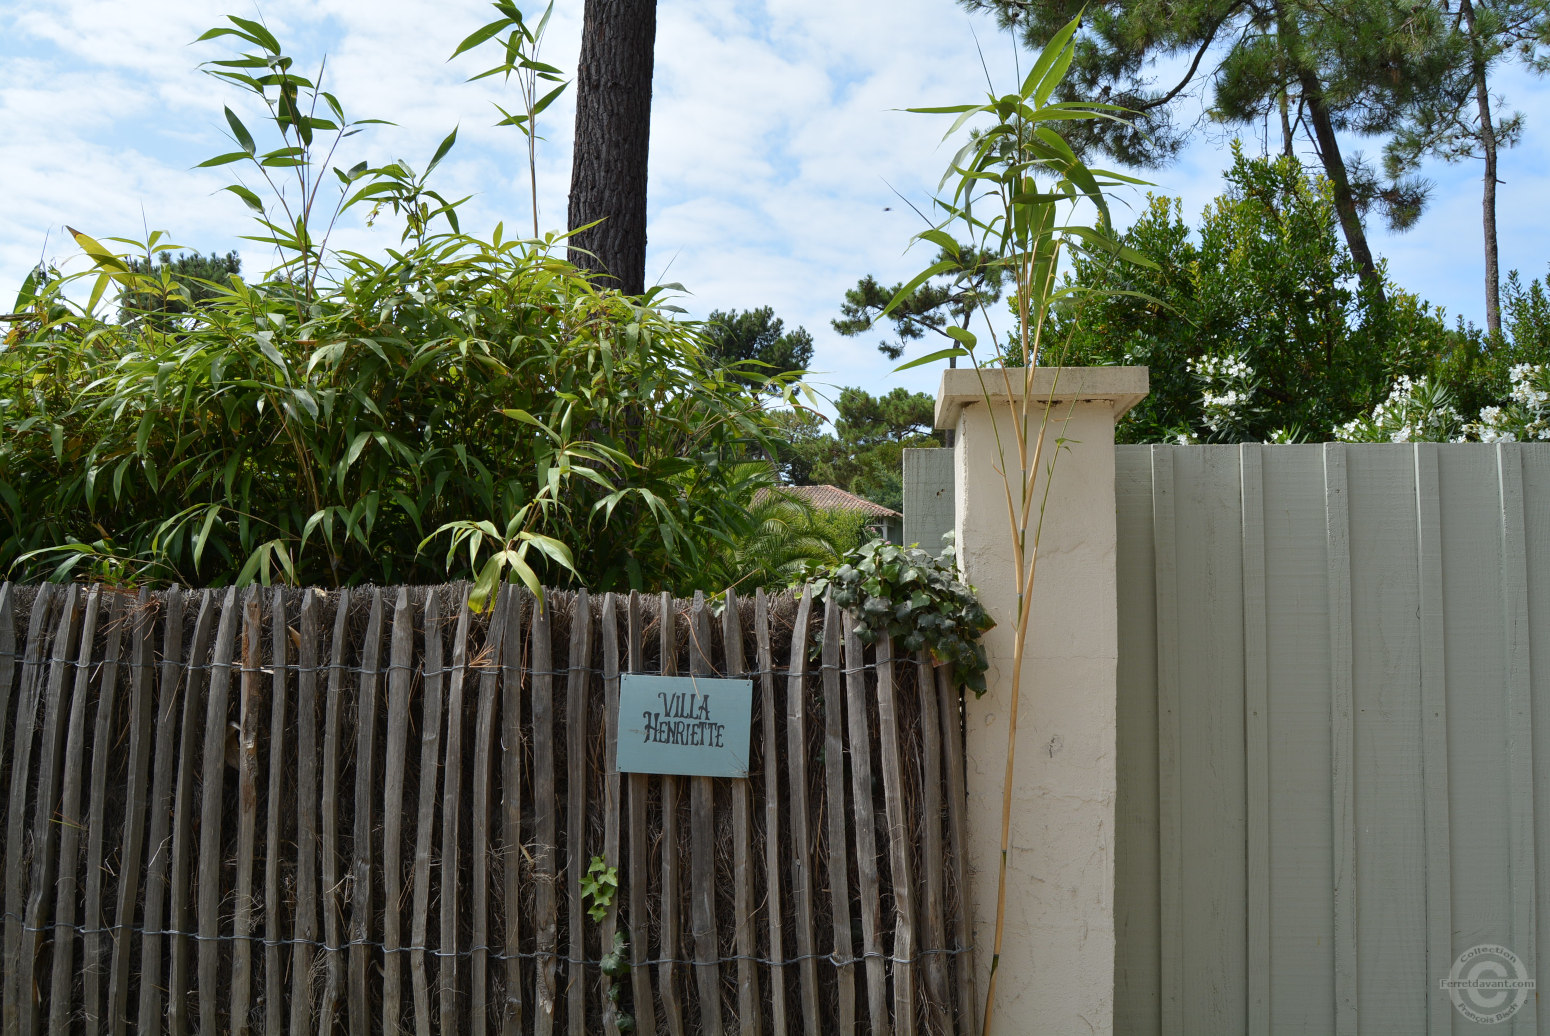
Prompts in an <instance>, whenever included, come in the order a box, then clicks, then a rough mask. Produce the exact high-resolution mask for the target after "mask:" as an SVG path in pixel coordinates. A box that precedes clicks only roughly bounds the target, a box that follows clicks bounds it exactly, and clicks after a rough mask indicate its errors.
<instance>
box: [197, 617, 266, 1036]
mask: <svg viewBox="0 0 1550 1036" xmlns="http://www.w3.org/2000/svg"><path fill="white" fill-rule="evenodd" d="M262 623H263V602H262V601H260V600H259V597H258V587H256V586H250V587H248V591H247V593H246V594H245V595H244V599H243V602H242V653H241V656H240V657H241V659H242V670H241V674H240V675H241V679H240V680H239V681H238V688H239V698H238V704H237V730H236V734H237V876H236V889H237V898H236V901H235V903H234V904H233V910H232V920H231V934H232V941H231V961H232V965H231V1012H230V1014H229V1015H228V1016H227V1019H228V1020H227V1025H228V1027H229V1029H230V1031H231V1032H232V1033H234V1034H236V1036H243V1034H245V1033H247V1032H248V1031H249V1025H248V1008H249V1007H250V1006H251V1004H252V995H253V988H252V984H253V944H252V943H251V942H250V941H249V937H250V936H251V935H252V933H253V854H254V852H255V851H256V850H257V847H258V846H257V842H258V724H259V717H260V716H261V715H262V714H263V706H264V682H263V680H261V679H259V677H260V675H261V674H260V673H259V664H260V663H259V660H260V658H261V657H262V651H263V640H264V628H263V625H262ZM209 772H210V771H209V768H208V767H206V769H205V774H206V778H205V779H206V780H208V779H209Z"/></svg>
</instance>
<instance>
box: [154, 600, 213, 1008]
mask: <svg viewBox="0 0 1550 1036" xmlns="http://www.w3.org/2000/svg"><path fill="white" fill-rule="evenodd" d="M218 610H219V606H218V605H217V603H216V595H215V591H214V590H205V591H203V592H201V594H200V600H199V613H198V615H197V617H196V618H195V620H194V639H193V640H192V641H191V642H190V643H189V653H188V661H187V662H186V663H185V666H184V668H185V669H186V671H187V688H186V690H185V691H184V695H183V723H182V728H181V729H182V736H181V738H180V744H179V751H178V783H177V789H176V791H175V792H174V794H173V805H172V809H173V820H172V884H171V886H170V889H169V895H170V896H171V906H170V909H169V921H168V925H167V927H168V930H169V931H171V932H173V933H174V934H173V935H172V936H171V937H170V938H171V940H172V942H171V950H172V952H171V958H172V959H171V962H170V970H169V972H168V983H167V1031H168V1032H169V1033H171V1034H172V1036H184V1034H185V1033H187V1032H188V1028H189V1008H190V1006H191V1005H190V1004H189V994H190V992H191V985H192V983H191V981H190V978H189V968H190V967H191V965H192V957H193V949H194V944H193V940H191V939H190V938H189V936H188V934H187V933H188V932H189V929H190V921H189V907H190V906H192V903H191V902H190V900H191V898H192V897H191V896H190V892H191V891H192V884H193V883H192V879H191V876H190V873H189V872H190V870H191V869H192V868H193V867H194V866H195V859H196V857H195V852H196V850H197V846H196V845H195V844H194V834H193V823H194V801H193V800H194V775H195V771H196V769H197V768H198V766H199V761H198V760H199V745H200V743H201V739H200V736H199V734H200V731H201V730H203V726H202V725H201V724H200V722H199V718H200V711H199V707H200V705H201V704H203V701H204V695H205V694H206V691H207V688H208V687H209V683H210V674H211V672H212V671H213V670H212V669H211V667H210V664H209V662H208V659H209V657H210V638H211V637H212V636H213V635H214V632H215V625H216V613H217V611H218ZM223 755H224V753H223Z"/></svg>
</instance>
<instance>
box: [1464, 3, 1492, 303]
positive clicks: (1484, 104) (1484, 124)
mask: <svg viewBox="0 0 1550 1036" xmlns="http://www.w3.org/2000/svg"><path fill="white" fill-rule="evenodd" d="M1460 10H1462V12H1463V14H1464V20H1465V22H1467V23H1468V25H1469V36H1470V42H1471V47H1472V49H1473V51H1474V53H1473V58H1472V61H1471V66H1472V67H1471V69H1470V71H1471V73H1472V75H1473V78H1474V81H1475V105H1476V107H1477V108H1478V109H1479V111H1480V148H1481V150H1482V151H1484V152H1485V189H1484V191H1483V192H1482V197H1481V201H1480V208H1481V219H1480V222H1481V226H1482V228H1483V229H1484V231H1485V326H1486V329H1487V330H1489V331H1491V332H1493V333H1495V332H1499V331H1501V329H1502V301H1501V272H1500V268H1499V267H1498V265H1497V262H1498V256H1497V249H1496V124H1495V123H1494V122H1492V121H1491V91H1490V88H1489V86H1488V85H1487V83H1486V76H1485V58H1484V57H1483V56H1482V55H1481V53H1480V39H1479V37H1478V36H1477V35H1476V30H1475V8H1474V5H1473V4H1471V3H1470V2H1469V0H1463V2H1462V4H1461V5H1460Z"/></svg>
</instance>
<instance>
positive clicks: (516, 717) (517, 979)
mask: <svg viewBox="0 0 1550 1036" xmlns="http://www.w3.org/2000/svg"><path fill="white" fill-rule="evenodd" d="M526 599H527V596H526V595H525V594H524V595H522V596H521V597H513V598H512V603H511V606H510V607H508V608H507V609H506V621H505V627H506V632H505V635H504V636H505V641H504V644H503V648H504V650H503V651H502V655H503V656H504V665H505V680H506V691H505V696H504V697H503V698H502V699H501V707H502V714H501V745H502V750H501V829H502V835H501V838H502V844H503V845H504V847H505V848H504V850H503V852H502V859H503V860H504V862H505V869H504V873H503V877H504V878H505V889H504V891H505V902H506V918H505V920H506V931H505V940H504V945H505V947H506V1009H505V1011H503V1012H502V1015H501V1032H502V1034H503V1036H517V1034H518V1033H520V1032H521V1031H522V1026H523V1024H524V1022H525V1021H526V1018H525V1012H526V1008H527V1004H526V1001H525V1000H524V998H523V989H522V961H521V959H520V957H519V956H518V954H519V953H520V951H521V948H522V925H521V920H522V911H521V909H520V904H521V902H522V900H521V896H522V881H521V878H522V676H523V670H524V669H525V668H526V665H527V659H526V657H524V654H523V649H524V646H525V641H524V640H523V637H522V608H521V607H520V605H521V603H522V602H523V601H525V600H526Z"/></svg>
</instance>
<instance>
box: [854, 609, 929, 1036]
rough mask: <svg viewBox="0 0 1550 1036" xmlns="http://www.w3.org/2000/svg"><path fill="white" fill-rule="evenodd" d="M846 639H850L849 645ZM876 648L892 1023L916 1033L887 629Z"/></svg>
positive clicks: (900, 766)
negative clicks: (889, 894) (891, 913)
mask: <svg viewBox="0 0 1550 1036" xmlns="http://www.w3.org/2000/svg"><path fill="white" fill-rule="evenodd" d="M852 635H854V634H852ZM848 645H849V642H848V641H847V651H848ZM875 650H876V654H877V659H876V661H877V745H878V751H879V758H880V760H881V762H882V776H883V804H884V809H885V810H886V815H887V818H888V828H887V830H888V852H889V855H888V879H889V884H890V885H891V886H892V888H893V911H894V927H893V958H894V960H895V962H896V963H895V964H894V966H893V1025H894V1028H895V1029H896V1030H897V1031H898V1032H899V1036H914V1034H915V959H914V958H915V952H916V945H915V874H914V868H912V867H911V866H910V847H911V844H912V842H913V839H912V838H911V837H910V810H909V803H908V802H907V801H906V792H905V780H904V767H905V763H904V753H903V752H902V751H901V750H900V747H899V721H900V717H899V711H898V707H897V702H896V698H895V695H896V689H895V685H894V669H893V641H892V640H890V639H889V638H888V637H887V635H884V636H881V637H879V638H878V640H877V646H876V649H875ZM860 664H861V656H860V654H859V653H858V654H857V656H856V659H855V661H853V662H848V665H849V666H850V667H851V668H854V667H855V666H857V665H860ZM857 675H858V676H860V675H861V674H857ZM878 963H882V962H881V961H879V962H878Z"/></svg>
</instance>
